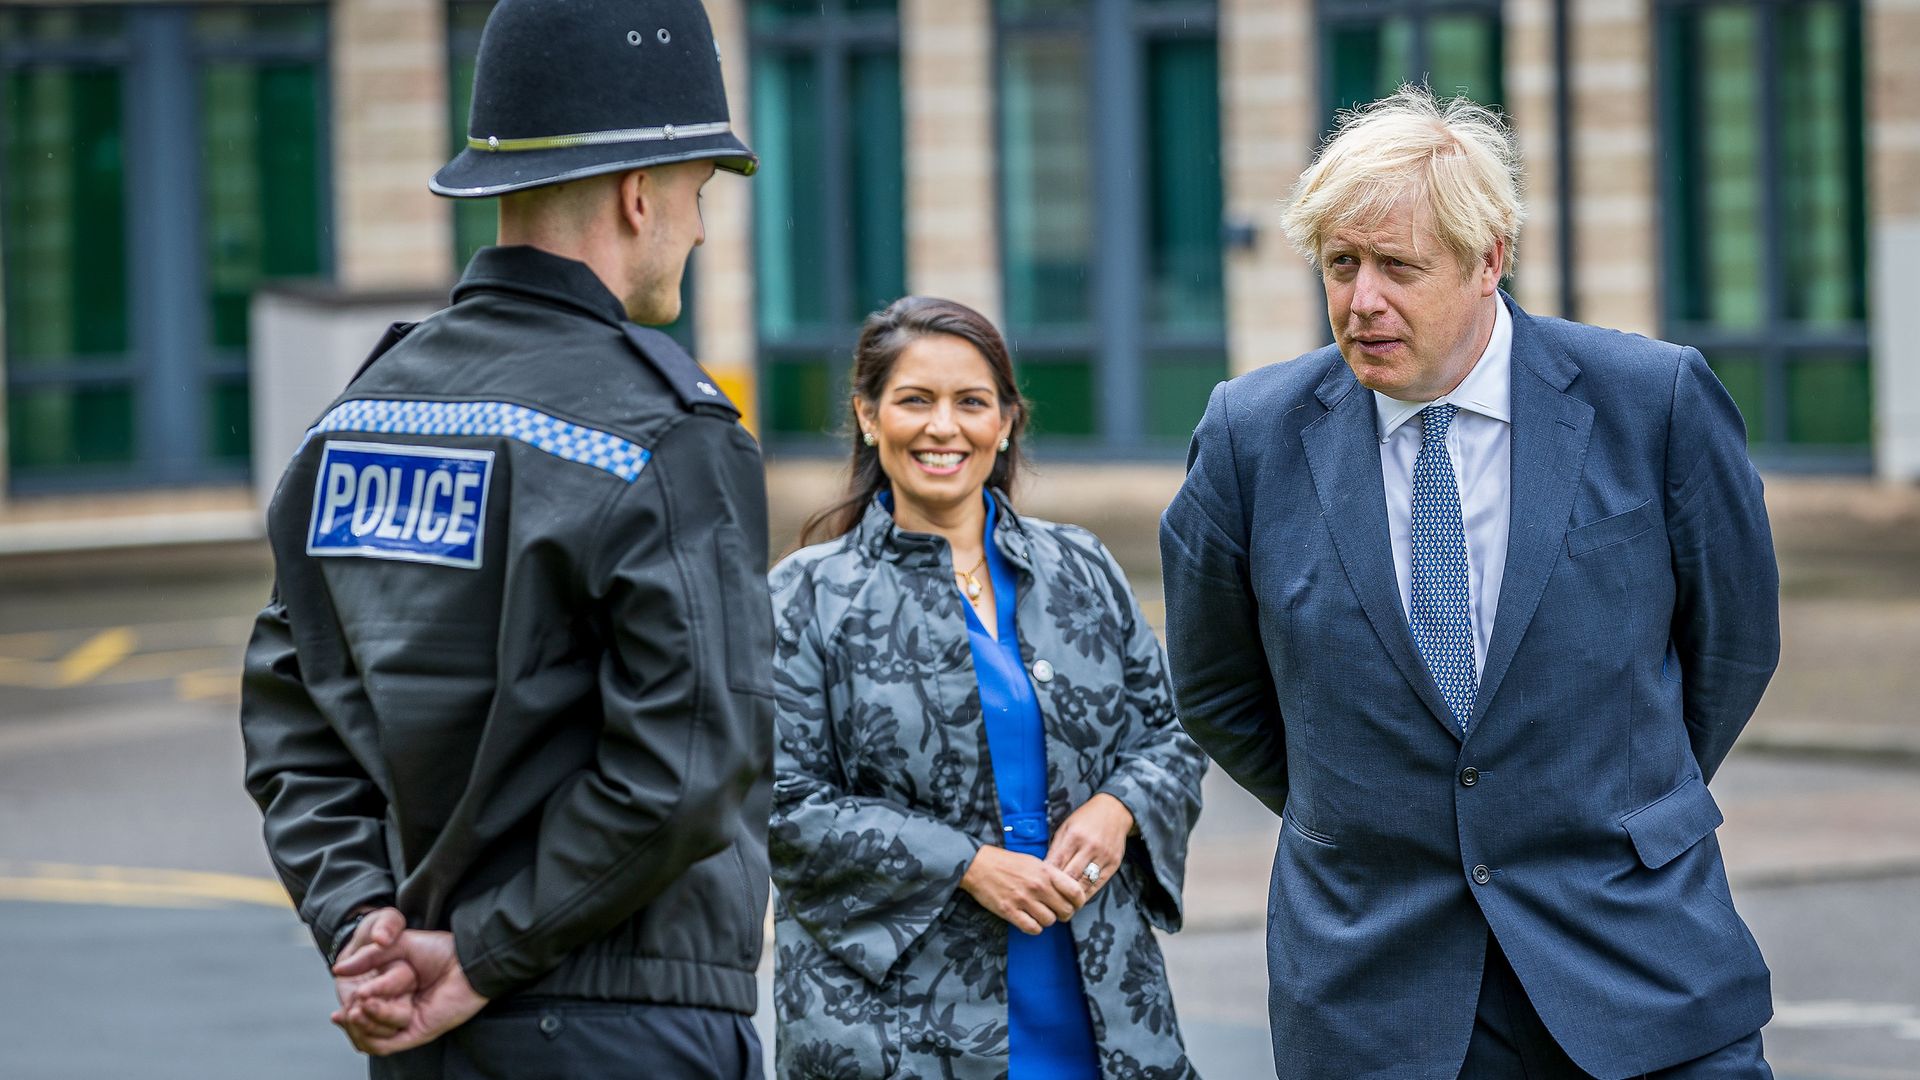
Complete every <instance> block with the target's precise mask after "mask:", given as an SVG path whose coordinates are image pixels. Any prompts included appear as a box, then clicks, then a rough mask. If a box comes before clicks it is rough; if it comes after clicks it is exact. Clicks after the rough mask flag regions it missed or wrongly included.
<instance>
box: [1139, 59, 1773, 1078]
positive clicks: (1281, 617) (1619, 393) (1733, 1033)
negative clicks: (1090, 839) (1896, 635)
mask: <svg viewBox="0 0 1920 1080" xmlns="http://www.w3.org/2000/svg"><path fill="white" fill-rule="evenodd" d="M1521 216H1522V210H1521V204H1520V197H1519V168H1518V156H1517V154H1516V153H1515V150H1514V146H1513V139H1512V136H1511V134H1510V133H1509V132H1508V131H1507V129H1506V128H1505V126H1504V125H1503V124H1502V122H1501V120H1500V118H1499V117H1498V116H1496V115H1494V114H1492V113H1490V112H1488V111H1487V110H1485V109H1482V108H1479V107H1477V106H1474V105H1472V104H1470V103H1468V102H1464V101H1447V102H1440V101H1435V100H1434V99H1433V97H1432V96H1431V95H1429V94H1428V93H1426V92H1425V91H1422V90H1417V89H1405V90H1402V91H1401V92H1400V93H1398V94H1395V95H1394V96H1393V97H1390V98H1388V99H1386V100H1384V101H1382V102H1379V103H1376V104H1375V105H1373V106H1370V107H1368V108H1366V109H1362V110H1359V111H1358V112H1355V113H1352V114H1349V115H1347V116H1345V117H1343V119H1342V122H1341V124H1340V127H1339V130H1338V131H1337V132H1336V133H1335V135H1334V137H1333V138H1332V139H1331V140H1330V141H1329V142H1328V143H1327V144H1326V145H1325V147H1324V148H1323V149H1322V150H1321V152H1320V153H1319V155H1318V156H1317V157H1316V159H1315V160H1314V162H1313V164H1312V166H1311V167H1310V168H1308V169H1307V171H1306V173H1305V174H1304V175H1302V176H1301V178H1300V181H1299V183H1298V184H1297V186H1296V187H1295V189H1294V192H1293V197H1292V201H1291V203H1290V205H1289V206H1288V208H1287V212H1286V228H1287V232H1288V235H1289V238H1290V239H1291V240H1292V241H1293V242H1294V244H1295V245H1296V246H1297V247H1298V248H1299V249H1300V250H1301V251H1302V252H1303V253H1304V254H1306V255H1307V256H1308V257H1310V258H1311V259H1312V260H1313V261H1314V263H1315V265H1316V266H1317V267H1318V268H1319V271H1320V274H1321V277H1322V280H1323V281H1324V283H1325V285H1326V292H1327V312H1328V318H1329V321H1330V323H1331V325H1332V329H1333V336H1334V344H1333V345H1330V346H1328V347H1326V348H1324V349H1320V350H1318V351H1316V352H1313V353H1309V354H1307V355H1306V356H1303V357H1300V358H1298V359H1296V360H1293V361H1291V362H1289V363H1284V364H1275V365H1272V366H1269V367H1265V368H1262V369H1260V370H1258V371H1255V372H1252V373H1251V374H1248V375H1245V376H1243V377H1241V378H1238V379H1235V380H1233V381H1232V382H1228V383H1225V384H1222V385H1221V386H1219V387H1218V388H1216V389H1215V391H1214V393H1213V398H1212V400H1211V401H1210V402H1209V403H1208V406H1207V412H1206V416H1205V418H1204V419H1202V420H1201V422H1200V426H1199V429H1198V430H1197V431H1196V432H1195V434H1194V438H1193V446H1192V450H1191V452H1190V454H1189V457H1188V475H1187V479H1186V483H1185V484H1184V486H1182V488H1181V490H1180V493H1179V495H1178V496H1177V497H1176V498H1175V499H1174V502H1173V504H1172V505H1171V506H1169V507H1168V508H1167V511H1166V515H1165V516H1164V518H1163V519H1162V521H1161V532H1160V543H1161V551H1162V555H1163V561H1164V572H1165V577H1166V591H1167V640H1168V646H1169V652H1170V654H1171V661H1172V669H1173V680H1174V686H1175V691H1176V695H1177V703H1178V707H1179V712H1180V716H1181V718H1182V720H1183V721H1184V722H1185V723H1186V726H1187V729H1188V730H1189V731H1190V732H1192V734H1193V737H1194V738H1195V739H1196V740H1198V741H1199V743H1200V745H1201V746H1203V747H1204V748H1206V750H1207V752H1208V753H1210V754H1211V755H1212V756H1213V757H1214V758H1215V759H1216V760H1218V761H1219V762H1220V764H1221V765H1222V766H1224V767H1225V768H1226V770H1227V771H1228V772H1229V773H1230V774H1231V775H1232V776H1233V777H1234V779H1235V780H1237V781H1238V782H1239V783H1240V784H1242V785H1243V786H1245V787H1246V788H1247V789H1248V790H1249V791H1251V792H1253V793H1254V794H1255V795H1257V796H1259V797H1260V799H1261V800H1262V801H1264V802H1265V803H1266V804H1267V806H1268V807H1270V808H1271V809H1272V810H1273V811H1274V812H1275V813H1277V814H1279V815H1280V816H1281V818H1282V819H1283V821H1282V829H1281V834H1280V840H1279V846H1278V849H1277V851H1276V853H1275V857H1274V860H1275V865H1274V874H1273V891H1272V897H1271V900H1270V906H1269V910H1268V939H1267V942H1268V944H1267V948H1268V965H1269V978H1270V981H1271V992H1270V999H1269V1008H1270V1019H1271V1022H1272V1028H1273V1040H1274V1063H1275V1067H1276V1070H1277V1072H1278V1073H1279V1075H1280V1076H1281V1077H1283V1078H1286V1080H1294V1078H1299V1077H1328V1078H1340V1080H1351V1078H1356V1077H1408V1078H1413V1077H1420V1078H1441V1077H1454V1076H1460V1077H1467V1078H1472V1080H1502V1078H1507V1077H1515V1078H1519V1077H1525V1078H1529V1080H1539V1078H1560V1077H1587V1076H1597V1077H1605V1078H1614V1077H1627V1076H1645V1075H1652V1076H1659V1077H1668V1078H1687V1080H1701V1078H1708V1077H1711V1078H1723V1077H1724V1078H1734V1077H1739V1078H1743V1080H1745V1078H1763V1077H1769V1076H1771V1073H1770V1072H1769V1071H1768V1068H1767V1065H1766V1063H1765V1061H1764V1059H1763V1057H1762V1055H1761V1048H1760V1035H1759V1029H1760V1027H1761V1026H1762V1025H1763V1024H1765V1023H1766V1021H1767V1019H1768V1017H1769V1016H1770V1015H1771V1013H1772V1003H1771V996H1770V990H1769V986H1768V973H1767V968H1766V964H1765V963H1764V962H1763V961H1762V959H1761V957H1760V952H1759V949H1758V947H1757V946H1756V945H1755V943H1754V940H1753V937H1752V935H1751V934H1749V933H1748V932H1747V928H1746V926H1745V925H1744V924H1743V923H1742V922H1741V920H1740V917H1739V916H1738V915H1737V914H1735V912H1734V910H1733V901H1732V898H1731V896H1730V895H1729V893H1728V890H1727V878H1726V871H1725V868H1724V867H1723V865H1722V863H1721V857H1720V848H1719V845H1718V843H1717V841H1716V840H1715V838H1714V829H1715V827H1717V826H1718V825H1719V824H1720V821H1721V817H1720V811H1719V809H1718V808H1717V807H1716V806H1715V805H1714V800H1713V797H1712V796H1711V795H1710V794H1708V791H1707V786H1706V785H1707V781H1708V780H1710V779H1711V778H1712V776H1713V774H1714V771H1715V769H1716V768H1717V767H1718V766H1719V765H1720V763H1721V761H1722V760H1724V759H1725V757H1726V755H1727V751H1728V749H1729V748H1730V747H1731V746H1732V744H1733V741H1734V738H1735V736H1736V735H1738V734H1739V731H1740V729H1741V727H1742V726H1743V725H1744V724H1745V723H1746V721H1747V718H1748V717H1749V716H1750V715H1751V714H1752V712H1753V709H1754V706H1755V705H1756V704H1757V703H1758V701H1759V700H1760V695H1761V693H1762V691H1764V690H1765V689H1766V685H1767V681H1768V679H1769V678H1770V677H1771V676H1772V673H1773V669H1774V665H1775V663H1776V662H1777V660H1778V656H1779V604H1778V592H1779V578H1778V574H1777V571H1776V569H1775V565H1774V557H1773V545H1772V539H1771V536H1770V534H1769V530H1768V526H1767V517H1766V508H1765V506H1764V504H1763V503H1762V501H1761V493H1760V480H1759V477H1758V476H1757V475H1755V473H1754V470H1753V466H1752V465H1751V463H1750V462H1749V461H1748V459H1747V453H1746V438H1745V431H1744V427H1743V425H1742V423H1741V420H1740V414H1739V413H1738V411H1736V409H1735V408H1734V405H1733V402H1732V400H1731V399H1729V398H1728V396H1727V394H1726V391H1725V390H1723V389H1722V388H1721V386H1720V384H1719V382H1718V381H1716V380H1715V378H1714V376H1713V373H1712V372H1711V371H1710V370H1708V368H1707V365H1706V362H1705V361H1704V360H1703V359H1702V358H1701V356H1700V354H1699V353H1698V352H1696V351H1695V350H1693V349H1690V348H1684V347H1682V346H1678V345H1671V344H1668V343H1666V342H1660V341H1652V340H1648V339H1646V338H1642V337H1636V336H1632V335H1628V334H1622V333H1617V332H1615V331H1611V330H1602V329H1598V328H1595V327H1590V326H1582V325H1579V324H1576V323H1569V322H1563V321H1560V320H1556V319H1545V318H1536V317H1534V316H1531V315H1528V314H1527V313H1526V312H1524V311H1522V310H1520V308H1519V307H1518V306H1517V305H1515V304H1514V302H1513V300H1512V298H1510V297H1508V296H1507V295H1506V294H1505V293H1504V292H1502V291H1501V290H1500V280H1501V278H1502V277H1503V276H1504V275H1505V274H1506V273H1507V272H1508V270H1509V269H1510V267H1511V265H1512V261H1513V250H1514V243H1515V240H1516V238H1517V236H1518V233H1519V227H1520V221H1521Z"/></svg>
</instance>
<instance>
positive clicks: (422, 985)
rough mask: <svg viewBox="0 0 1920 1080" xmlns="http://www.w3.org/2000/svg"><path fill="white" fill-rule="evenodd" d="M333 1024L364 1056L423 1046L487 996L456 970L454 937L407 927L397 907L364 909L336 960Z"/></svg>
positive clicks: (464, 1018) (480, 1005) (475, 1009)
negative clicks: (336, 1006)
mask: <svg viewBox="0 0 1920 1080" xmlns="http://www.w3.org/2000/svg"><path fill="white" fill-rule="evenodd" d="M333 977H334V991H335V993H336V994H338V995H339V998H340V1008H339V1009H337V1010H335V1011H334V1013H333V1017H332V1019H333V1022H334V1023H335V1024H336V1025H338V1026H339V1027H340V1029H341V1030H343V1031H345V1032H346V1033H347V1038H349V1039H351V1040H353V1045H354V1047H355V1048H356V1049H358V1050H361V1051H363V1052H366V1053H369V1054H391V1053H394V1052H396V1051H400V1050H410V1049H412V1048H413V1047H416V1046H423V1045H425V1044H427V1043H429V1042H432V1041H433V1040H434V1039H436V1038H438V1037H439V1036H440V1035H442V1034H444V1033H446V1032H447V1031H449V1030H451V1029H453V1028H455V1027H458V1026H459V1025H461V1024H463V1023H465V1022H466V1021H467V1020H468V1018H470V1017H472V1016H473V1014H475V1013H477V1012H479V1011H480V1010H481V1009H482V1008H483V1007H484V1006H485V1005H486V1004H487V999H486V998H485V997H482V996H481V995H480V994H479V993H477V992H475V990H474V989H473V986H472V984H470V983H469V982H467V977H466V973H465V972H463V971H462V970H461V969H460V958H459V957H458V956H457V955H455V953H454V949H453V935H452V934H451V933H448V932H447V931H444V930H408V929H406V918H405V917H404V916H403V915H401V914H400V911H399V909H397V908H380V909H379V910H377V911H373V912H370V913H368V915H367V916H366V917H365V918H364V919H362V920H361V921H360V925H359V926H358V927H356V928H355V929H354V933H353V937H352V938H351V939H350V940H349V941H348V943H347V947H346V948H345V949H343V950H342V951H341V953H340V958H339V960H338V961H336V962H335V963H334V965H333Z"/></svg>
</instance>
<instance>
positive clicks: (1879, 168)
mask: <svg viewBox="0 0 1920 1080" xmlns="http://www.w3.org/2000/svg"><path fill="white" fill-rule="evenodd" d="M1865 37H1866V51H1867V101H1866V105H1867V125H1868V126H1867V154H1868V160H1867V185H1868V191H1867V197H1868V200H1869V207H1870V210H1869V213H1870V217H1869V221H1870V222H1871V224H1870V229H1871V235H1870V236H1869V238H1868V253H1869V257H1870V259H1871V260H1872V261H1871V263H1870V265H1869V270H1868V277H1869V281H1870V283H1871V286H1870V287H1871V288H1872V293H1871V296H1870V298H1869V302H1870V307H1869V314H1870V315H1871V316H1872V319H1873V368H1874V386H1873V390H1874V457H1875V467H1876V469H1877V471H1878V472H1879V474H1880V476H1881V477H1882V478H1884V479H1887V480H1896V481H1901V482H1906V483H1911V482H1914V481H1920V305H1916V304H1915V303H1914V302H1913V300H1914V288H1913V277H1912V274H1911V273H1910V272H1909V271H1908V268H1909V267H1911V266H1912V265H1913V262H1914V260H1915V259H1920V64H1916V62H1915V57H1920V0H1868V2H1867V4H1866V27H1865Z"/></svg>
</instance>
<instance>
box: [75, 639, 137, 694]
mask: <svg viewBox="0 0 1920 1080" xmlns="http://www.w3.org/2000/svg"><path fill="white" fill-rule="evenodd" d="M139 643H140V638H139V637H138V636H137V635H135V634H134V632H133V631H132V630H129V629H127V628H126V627H124V626H116V627H114V628H113V629H111V630H102V631H100V632H99V633H97V634H95V635H93V636H92V637H90V638H88V639H87V640H86V641H84V642H82V643H81V645H80V647H79V648H77V649H75V650H73V651H72V652H70V653H68V654H67V655H66V657H65V658H64V659H62V660H61V661H60V663H59V669H60V681H59V683H58V684H57V685H60V686H78V685H80V684H81V683H83V682H90V681H92V680H93V679H94V678H95V677H96V676H98V675H99V674H100V673H101V672H103V671H105V670H107V669H108V668H110V667H112V666H113V665H115V664H117V663H119V662H120V661H122V660H125V659H126V658H127V656H128V655H129V654H131V653H132V652H133V648H134V646H135V645H138V644H139Z"/></svg>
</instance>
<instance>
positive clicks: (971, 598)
mask: <svg viewBox="0 0 1920 1080" xmlns="http://www.w3.org/2000/svg"><path fill="white" fill-rule="evenodd" d="M985 565H987V556H986V553H985V552H982V553H981V555H980V561H979V562H977V563H974V564H973V569H972V570H966V571H960V570H955V571H954V572H953V576H954V577H957V578H959V579H960V581H961V590H962V591H963V592H965V593H966V594H967V602H968V603H971V604H973V605H974V606H976V607H977V606H979V604H980V579H979V578H977V577H974V576H973V575H974V574H976V573H978V572H979V571H980V568H981V567H983V566H985Z"/></svg>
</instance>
